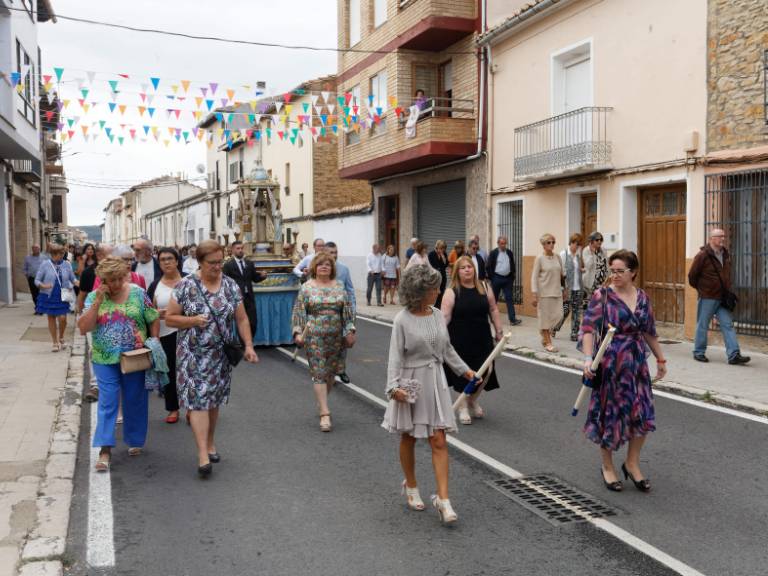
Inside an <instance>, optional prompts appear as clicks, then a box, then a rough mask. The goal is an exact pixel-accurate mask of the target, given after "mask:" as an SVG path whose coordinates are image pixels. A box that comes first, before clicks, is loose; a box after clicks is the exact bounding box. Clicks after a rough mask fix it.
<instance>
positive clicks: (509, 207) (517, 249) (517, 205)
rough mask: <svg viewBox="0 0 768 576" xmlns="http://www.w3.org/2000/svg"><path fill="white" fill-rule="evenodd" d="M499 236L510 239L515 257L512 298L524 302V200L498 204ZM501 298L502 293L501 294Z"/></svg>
mask: <svg viewBox="0 0 768 576" xmlns="http://www.w3.org/2000/svg"><path fill="white" fill-rule="evenodd" d="M498 212H499V214H498V236H506V237H507V238H508V240H509V243H508V245H507V248H509V249H510V250H511V251H512V254H513V255H514V257H515V283H514V285H513V286H512V298H513V299H514V303H515V304H522V303H523V201H522V200H512V201H510V202H500V203H499V205H498ZM499 298H501V295H500V296H499Z"/></svg>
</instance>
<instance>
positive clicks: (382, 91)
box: [369, 70, 387, 134]
mask: <svg viewBox="0 0 768 576" xmlns="http://www.w3.org/2000/svg"><path fill="white" fill-rule="evenodd" d="M369 94H370V95H371V98H370V102H371V109H370V111H369V114H370V116H371V119H372V120H374V118H375V117H376V116H378V117H379V118H380V120H379V123H378V124H376V122H375V120H374V122H373V124H371V132H372V133H373V134H381V133H382V132H384V131H386V129H387V120H386V117H385V115H386V113H387V71H386V70H382V71H381V72H379V73H378V74H376V76H373V77H372V78H371V91H370V92H369Z"/></svg>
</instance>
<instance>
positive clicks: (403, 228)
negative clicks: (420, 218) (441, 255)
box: [373, 157, 493, 262]
mask: <svg viewBox="0 0 768 576" xmlns="http://www.w3.org/2000/svg"><path fill="white" fill-rule="evenodd" d="M462 178H463V179H465V180H466V231H467V238H469V237H470V236H472V235H473V234H478V235H479V236H480V243H481V246H483V247H484V248H486V249H487V248H488V247H489V246H490V245H491V244H492V242H493V240H492V239H491V235H490V233H489V231H488V217H489V214H490V210H489V205H488V204H487V202H488V201H489V200H490V198H489V197H488V196H487V195H486V185H487V182H486V179H487V167H486V162H485V158H484V157H480V158H479V159H477V160H474V161H470V162H465V163H462V164H456V165H454V166H449V167H446V168H437V169H434V170H429V171H426V172H422V173H420V174H413V175H410V176H402V177H398V178H392V179H390V180H385V181H381V182H374V183H373V194H374V201H375V203H376V210H377V213H378V207H379V206H380V199H381V198H382V197H384V196H391V195H397V194H399V196H400V200H399V238H398V247H399V256H400V260H401V262H404V259H405V251H406V250H407V249H408V247H409V246H410V239H411V238H412V237H414V236H416V189H417V188H418V187H419V186H427V185H429V184H438V183H440V182H449V181H452V180H458V179H462ZM382 225H383V223H382V222H379V221H378V218H377V219H376V222H375V227H376V237H375V239H376V242H379V243H383V241H384V231H383V229H382ZM432 248H434V246H430V247H429V249H430V250H431V249H432Z"/></svg>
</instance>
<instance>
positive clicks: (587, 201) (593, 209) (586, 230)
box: [581, 194, 597, 246]
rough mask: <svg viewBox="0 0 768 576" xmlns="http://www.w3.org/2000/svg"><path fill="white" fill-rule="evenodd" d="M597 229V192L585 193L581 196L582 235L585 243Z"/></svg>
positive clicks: (585, 243)
mask: <svg viewBox="0 0 768 576" xmlns="http://www.w3.org/2000/svg"><path fill="white" fill-rule="evenodd" d="M596 231H597V194H584V195H583V196H582V197H581V236H582V238H584V245H585V246H586V245H587V238H588V237H589V235H590V234H592V232H596Z"/></svg>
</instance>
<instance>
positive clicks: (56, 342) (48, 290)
mask: <svg viewBox="0 0 768 576" xmlns="http://www.w3.org/2000/svg"><path fill="white" fill-rule="evenodd" d="M48 253H49V254H50V256H51V259H50V260H46V261H44V262H43V263H42V264H41V265H40V268H39V269H38V271H37V276H35V286H37V287H38V288H40V295H39V296H38V297H37V303H36V304H35V312H37V313H39V314H45V315H47V316H48V331H49V332H50V333H51V340H52V341H53V348H52V351H53V352H58V351H59V350H62V349H64V348H66V343H65V342H64V332H65V331H66V329H67V314H69V306H70V303H69V302H65V301H64V300H62V291H63V290H72V289H73V288H74V286H75V282H76V280H75V274H74V273H73V272H72V266H71V265H70V264H69V262H67V261H65V260H64V259H63V258H64V247H63V246H59V245H58V244H51V246H50V247H49V248H48ZM57 319H58V330H57V326H56V323H57Z"/></svg>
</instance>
